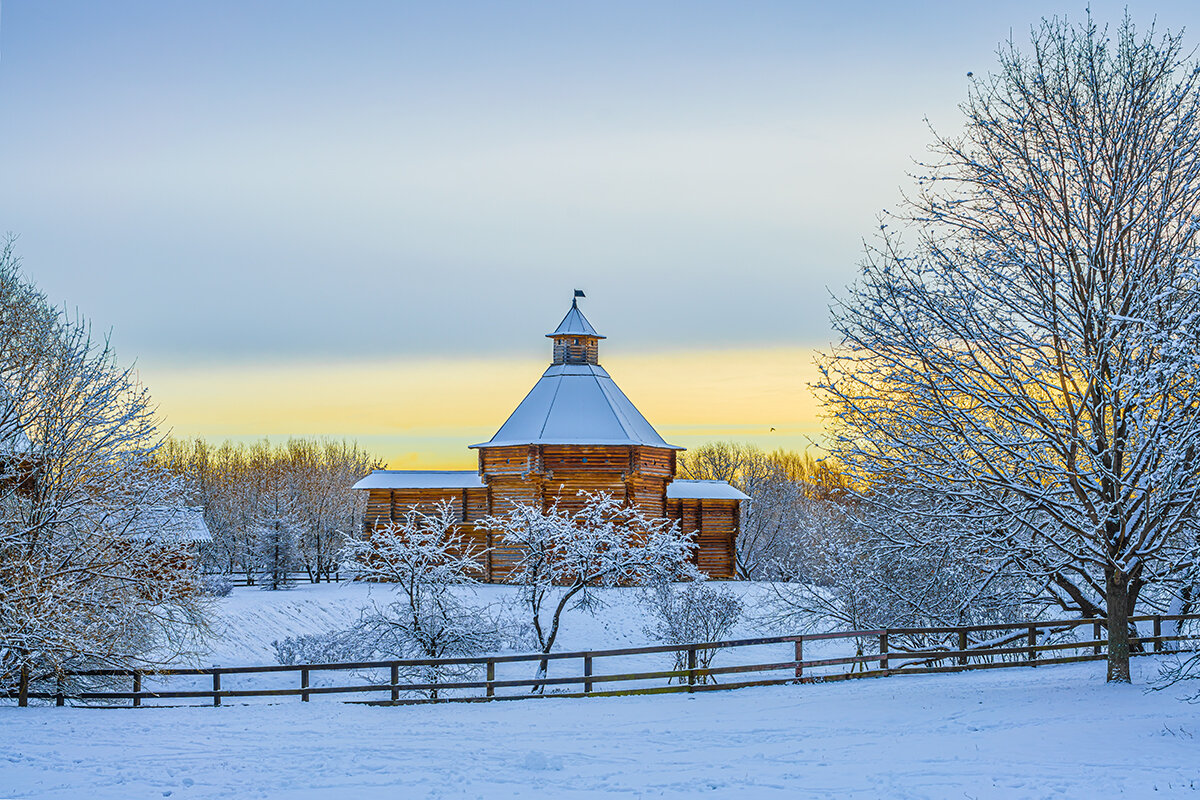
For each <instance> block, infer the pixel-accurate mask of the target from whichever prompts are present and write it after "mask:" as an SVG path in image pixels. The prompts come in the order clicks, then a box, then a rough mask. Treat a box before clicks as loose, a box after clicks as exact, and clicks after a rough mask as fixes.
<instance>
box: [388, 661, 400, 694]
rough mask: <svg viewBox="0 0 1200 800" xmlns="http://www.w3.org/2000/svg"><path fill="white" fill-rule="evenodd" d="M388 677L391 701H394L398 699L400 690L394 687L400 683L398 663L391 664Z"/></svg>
mask: <svg viewBox="0 0 1200 800" xmlns="http://www.w3.org/2000/svg"><path fill="white" fill-rule="evenodd" d="M390 677H391V679H392V702H393V703H394V702H396V701H397V700H399V699H400V690H399V689H397V688H396V687H397V686H399V685H400V665H399V664H392V674H391V676H390Z"/></svg>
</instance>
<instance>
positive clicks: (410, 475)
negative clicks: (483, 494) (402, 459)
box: [351, 469, 484, 489]
mask: <svg viewBox="0 0 1200 800" xmlns="http://www.w3.org/2000/svg"><path fill="white" fill-rule="evenodd" d="M351 488H353V489H482V488H484V486H483V480H482V479H480V477H479V473H478V472H476V471H474V470H426V471H418V470H403V469H377V470H375V471H374V472H372V473H371V474H370V475H368V476H366V477H365V478H363V479H361V480H360V481H359V482H358V483H356V484H354V486H352V487H351Z"/></svg>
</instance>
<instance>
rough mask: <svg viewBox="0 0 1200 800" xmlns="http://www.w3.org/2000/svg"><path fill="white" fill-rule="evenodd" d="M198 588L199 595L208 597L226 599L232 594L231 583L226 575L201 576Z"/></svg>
mask: <svg viewBox="0 0 1200 800" xmlns="http://www.w3.org/2000/svg"><path fill="white" fill-rule="evenodd" d="M199 586H200V592H201V594H206V595H208V596H209V597H228V596H229V595H230V594H231V593H232V592H233V581H232V580H230V579H229V576H228V575H201V576H200V580H199Z"/></svg>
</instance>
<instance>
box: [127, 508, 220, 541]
mask: <svg viewBox="0 0 1200 800" xmlns="http://www.w3.org/2000/svg"><path fill="white" fill-rule="evenodd" d="M136 527H137V529H138V530H139V531H145V532H146V533H147V534H148V535H149V538H151V539H153V540H154V541H156V542H187V543H192V542H211V541H212V533H210V532H209V530H208V525H207V524H206V523H205V522H204V509H203V508H197V507H194V506H146V507H143V508H141V509H139V510H138V519H137V524H136Z"/></svg>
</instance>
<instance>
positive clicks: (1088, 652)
mask: <svg viewBox="0 0 1200 800" xmlns="http://www.w3.org/2000/svg"><path fill="white" fill-rule="evenodd" d="M1196 620H1200V614H1187V615H1153V616H1137V617H1131V618H1130V622H1132V623H1143V624H1147V623H1148V624H1150V626H1151V628H1152V633H1151V635H1149V636H1143V635H1140V633H1139V635H1138V636H1137V637H1134V638H1132V639H1131V644H1132V645H1133V647H1134V649H1135V650H1137V651H1140V652H1141V653H1150V652H1162V651H1163V650H1164V648H1165V646H1166V645H1168V644H1176V645H1184V644H1187V645H1189V646H1188V647H1177V648H1175V649H1192V647H1195V646H1197V644H1198V640H1197V637H1194V636H1182V635H1178V634H1169V635H1164V634H1163V623H1164V622H1168V623H1169V622H1175V623H1179V625H1177V626H1176V628H1177V629H1179V628H1181V627H1182V623H1184V622H1191V621H1196ZM1105 622H1106V621H1105V620H1104V619H1076V620H1052V621H1047V622H1020V623H1010V624H995V625H968V626H963V627H940V628H888V629H880V630H869V631H849V632H845V633H820V634H804V635H796V636H771V637H758V638H751V639H733V640H728V641H719V642H694V643H689V644H682V645H649V646H643V647H625V648H619V649H613V650H581V651H573V652H558V653H547V654H542V653H526V654H519V655H491V656H473V657H464V658H440V659H399V660H390V661H359V662H347V663H336V664H289V665H269V666H245V667H217V666H214V667H200V668H180V669H153V670H128V669H95V670H85V671H79V672H72V673H67V674H65V675H60V676H58V677H57V679H56V681H55V685H54V691H35V690H32V687H31V680H30V677H29V675H28V673H22V676H21V681H20V686H19V688H18V689H17V691H15V692H8V693H7V694H6V695H4V696H6V697H8V698H12V697H16V698H17V700H18V704H19V705H22V706H24V705H27V704H28V701H29V700H30V699H41V700H53V701H54V702H55V704H56V705H59V706H62V705H65V704H66V702H67V701H68V700H71V701H72V702H81V703H94V702H106V703H110V704H111V703H112V702H113V701H129V705H130V706H132V707H134V708H138V707H142V706H143V703H144V701H146V700H163V699H166V700H204V701H206V702H207V703H211V704H212V705H213V706H220V705H221V703H222V701H224V700H230V699H236V698H262V697H295V696H299V697H300V700H301V701H303V702H309V701H310V699H311V698H312V696H314V695H341V694H357V695H371V697H368V698H367V699H365V700H356V701H351V702H365V703H373V704H388V705H403V704H410V703H430V702H479V701H489V700H516V699H524V698H533V697H544V696H547V695H546V694H544V693H542V692H541V691H540V690H541V689H543V688H545V687H568V688H569V687H572V686H578V687H579V688H578V689H577V690H576V691H567V692H558V691H555V692H552V693H551V694H550V696H553V697H602V696H611V695H624V694H661V693H670V692H699V691H714V690H722V689H736V688H742V687H747V686H770V685H778V684H786V683H818V682H825V681H837V680H847V679H852V678H868V677H886V676H894V675H920V674H932V673H943V672H961V671H966V670H975V669H996V668H1006V667H1018V666H1030V667H1036V666H1038V665H1045V664H1067V663H1074V662H1080V661H1096V660H1102V659H1105V658H1107V655H1106V653H1105V649H1106V646H1107V640H1106V639H1102V638H1101V632H1102V630H1103V629H1104V626H1105ZM1088 627H1090V628H1091V630H1090V631H1087V633H1090V634H1091V636H1090V638H1084V639H1082V640H1079V639H1074V640H1069V641H1068V640H1065V639H1064V638H1063V637H1065V636H1067V635H1077V633H1078V631H1079V629H1081V628H1088ZM984 633H994V634H997V635H994V636H991V637H990V638H987V639H984V640H982V641H976V642H974V643H972V642H971V641H970V637H971V634H984ZM912 637H942V642H946V641H949V642H953V643H954V644H953V645H948V644H944V643H943V644H933V645H926V646H922V647H914V646H912V645H911V641H912ZM1049 639H1058V640H1056V641H1050V640H1049ZM837 641H852V642H854V643H855V653H854V655H849V656H845V655H837V656H833V657H827V658H811V659H806V658H805V655H804V649H805V645H806V644H809V645H813V644H817V643H827V642H837ZM867 643H870V645H872V646H873V647H874V650H873V652H866V649H867V648H866V645H867ZM767 645H790V646H791V647H789V648H788V651H787V653H786V655H787V656H788V657H787V658H785V659H784V660H779V659H778V658H776V659H775V660H772V661H767V662H761V663H752V664H735V665H729V666H719V667H713V666H705V665H706V664H710V663H711V657H712V655H713V654H714V653H716V652H724V651H734V650H739V649H741V648H750V647H761V646H767ZM661 654H671V655H672V656H673V657H674V663H675V668H674V669H652V670H648V671H647V670H641V671H611V672H603V671H601V672H597V669H596V665H597V663H598V662H599V663H603V659H612V658H620V657H628V656H652V655H661ZM572 660H578V661H579V662H580V664H581V667H582V669H581V672H579V673H577V674H572V675H567V676H556V677H549V676H548V675H547V674H543V673H544V671H543V670H541V669H539V670H538V674H537V675H535V676H533V677H528V676H526V677H522V678H498V677H497V675H496V668H497V666H499V665H513V664H525V663H534V662H536V663H538V664H539V665H545V664H550V663H552V662H563V661H572ZM681 665H686V666H681ZM830 667H842V668H843V669H841V670H837V671H832V672H830V671H821V670H828V668H830ZM413 668H427V669H429V670H446V669H448V668H449V669H451V670H454V669H461V668H474V669H475V670H476V671H477V672H481V673H482V679H478V678H476V679H456V678H458V677H462V676H454V675H453V674H452V675H451V676H450V677H449V679H448V680H440V679H434V680H429V679H427V680H424V681H420V680H418V681H411V680H410V681H402V680H401V672H402V671H403V670H411V669H413ZM364 670H386V671H387V672H388V679H387V680H386V681H385V682H379V681H378V680H374V681H372V680H365V681H364V680H360V681H359V682H357V683H346V684H345V685H333V686H316V685H313V683H312V677H313V675H314V673H345V672H362V671H364ZM289 672H290V673H296V674H297V675H298V678H299V680H298V683H297V685H294V686H292V687H290V688H267V689H262V688H228V687H225V688H223V687H222V677H223V676H243V675H267V674H272V673H289ZM755 673H758V675H756V676H755V677H754V678H753V679H751V680H746V679H745V678H746V677H747V676H751V675H754V674H755ZM772 673H773V674H772ZM780 673H783V674H780ZM185 676H191V677H199V676H208V677H209V678H210V680H211V689H209V688H204V689H191V690H183V689H160V690H148V689H146V688H144V686H143V683H144V682H145V681H146V680H147V679H154V680H162V679H163V678H172V677H185ZM718 676H720V677H726V676H729V677H732V678H735V680H733V681H729V682H724V683H718V682H717V678H718ZM80 679H84V681H85V682H86V681H88V680H90V681H92V682H95V680H96V679H113V680H114V681H115V680H120V679H125V680H128V681H129V683H128V684H127V685H128V686H129V687H130V689H129V690H128V691H126V690H123V689H112V690H100V689H96V690H78V689H71V688H69V687H71V686H74V685H76V684H78V683H79V682H80ZM661 681H665V683H662V684H661V685H660V684H658V683H657V682H661ZM710 681H711V682H710ZM646 682H655V685H650V686H646V685H629V684H645V683H646ZM621 684H627V685H625V686H622V685H621ZM505 689H524V690H525V691H523V692H516V693H507V694H504V693H498V690H505ZM414 692H416V693H425V694H427V695H428V696H423V697H404V696H402V695H405V694H411V693H414ZM447 692H454V693H457V694H445V693H447ZM463 692H467V693H466V694H462V693H463Z"/></svg>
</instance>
